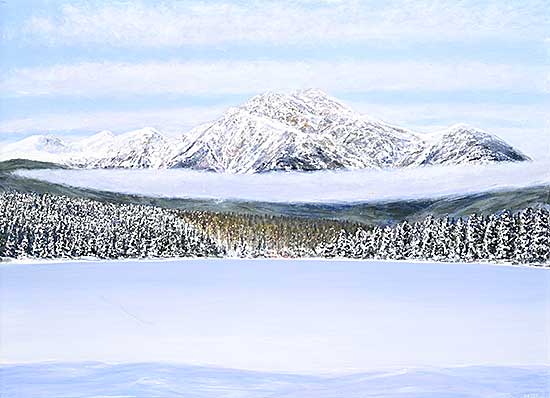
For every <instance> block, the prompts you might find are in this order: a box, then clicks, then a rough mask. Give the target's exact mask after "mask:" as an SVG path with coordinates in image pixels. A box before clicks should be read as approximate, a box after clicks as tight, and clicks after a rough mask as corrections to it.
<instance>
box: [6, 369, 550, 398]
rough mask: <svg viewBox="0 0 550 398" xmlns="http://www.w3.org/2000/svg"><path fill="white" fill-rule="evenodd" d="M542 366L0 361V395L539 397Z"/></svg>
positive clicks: (549, 390)
mask: <svg viewBox="0 0 550 398" xmlns="http://www.w3.org/2000/svg"><path fill="white" fill-rule="evenodd" d="M549 372H550V368H548V367H546V368H543V367H537V368H512V367H487V366H481V367H461V368H447V369H403V370H399V371H395V372H369V373H360V374H354V375H350V376H343V377H320V376H306V375H292V374H281V373H267V372H250V371H243V370H233V369H223V368H214V367H195V366H185V365H174V364H165V363H140V364H118V365H108V364H103V363H80V364H74V363H69V364H66V363H42V364H32V365H14V366H5V367H0V375H2V378H1V380H2V383H1V385H0V393H2V396H3V397H5V398H14V397H25V398H59V397H119V398H122V397H141V398H151V397H163V398H169V397H196V398H219V397H232V398H247V397H249V398H265V397H281V396H284V397H288V398H328V397H331V398H334V397H346V398H359V397H361V398H364V397H387V398H390V397H400V398H413V397H416V398H426V397H438V398H441V397H447V398H474V397H475V398H478V397H480V396H483V397H484V398H502V397H547V396H548V394H550V386H549V381H548V380H549V377H550V374H549Z"/></svg>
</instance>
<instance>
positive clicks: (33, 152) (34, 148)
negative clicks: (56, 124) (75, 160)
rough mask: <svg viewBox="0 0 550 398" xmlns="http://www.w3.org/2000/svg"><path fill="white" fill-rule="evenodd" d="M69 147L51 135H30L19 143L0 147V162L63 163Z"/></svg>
mask: <svg viewBox="0 0 550 398" xmlns="http://www.w3.org/2000/svg"><path fill="white" fill-rule="evenodd" d="M71 150H72V149H71V147H70V146H69V145H68V144H67V143H65V142H64V141H62V140H61V139H60V138H58V137H55V136H52V135H32V136H30V137H27V138H25V139H23V140H21V141H17V142H14V143H12V144H6V145H3V147H0V160H8V159H18V158H21V159H30V160H38V161H52V162H63V161H64V159H65V158H66V154H67V153H69V152H71Z"/></svg>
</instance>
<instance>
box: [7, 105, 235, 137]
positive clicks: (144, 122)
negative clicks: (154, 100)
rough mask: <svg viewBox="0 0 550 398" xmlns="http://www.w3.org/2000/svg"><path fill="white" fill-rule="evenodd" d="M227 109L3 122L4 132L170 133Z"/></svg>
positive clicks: (112, 113)
mask: <svg viewBox="0 0 550 398" xmlns="http://www.w3.org/2000/svg"><path fill="white" fill-rule="evenodd" d="M224 110H225V107H223V106H212V107H199V106H193V107H187V108H177V109H162V110H145V111H132V112H116V111H110V112H76V113H53V114H45V115H37V116H32V117H28V118H19V119H11V120H4V121H2V122H0V134H2V133H21V134H23V133H48V132H64V131H87V132H92V131H100V130H111V131H114V132H124V131H128V130H132V129H137V128H142V127H145V126H151V127H155V128H158V129H160V130H162V131H164V132H167V133H180V134H181V133H182V132H185V131H188V130H190V129H191V128H193V127H196V126H197V125H200V124H202V123H205V122H208V121H210V120H214V119H216V118H217V117H219V116H220V115H221V114H222V113H223V112H224Z"/></svg>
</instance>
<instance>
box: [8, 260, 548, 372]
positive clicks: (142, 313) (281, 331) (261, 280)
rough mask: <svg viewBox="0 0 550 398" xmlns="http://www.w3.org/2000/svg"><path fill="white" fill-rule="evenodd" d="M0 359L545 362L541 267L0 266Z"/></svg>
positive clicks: (287, 366) (280, 263) (326, 364)
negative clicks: (0, 339)
mask: <svg viewBox="0 0 550 398" xmlns="http://www.w3.org/2000/svg"><path fill="white" fill-rule="evenodd" d="M0 278H1V281H2V282H1V283H2V286H1V303H2V307H1V314H0V334H1V336H2V345H1V351H2V352H1V355H0V357H1V359H2V361H4V362H29V361H30V362H36V361H46V360H55V361H69V362H72V361H115V362H118V361H123V362H127V361H129V362H143V361H172V362H178V363H186V364H210V365H216V366H222V367H230V368H239V369H254V370H264V371H289V372H308V373H311V372H327V371H329V372H332V371H336V372H355V371H360V370H366V369H381V368H387V367H402V366H448V365H450V366H453V365H467V364H500V365H509V364H521V365H537V364H541V363H547V362H548V353H549V349H550V347H549V346H548V335H549V334H550V330H549V324H548V318H547V315H548V313H549V311H550V272H548V270H547V269H541V268H536V267H504V266H488V265H480V264H435V263H431V264H430V263H414V264H411V263H407V262H380V261H336V260H334V261H323V260H303V261H302V260H265V259H258V260H228V259H220V260H214V259H212V260H204V259H203V260H173V261H104V262H94V261H89V262H67V263H45V264H40V263H38V264H37V263H34V264H23V263H13V264H9V263H8V264H6V265H1V266H0Z"/></svg>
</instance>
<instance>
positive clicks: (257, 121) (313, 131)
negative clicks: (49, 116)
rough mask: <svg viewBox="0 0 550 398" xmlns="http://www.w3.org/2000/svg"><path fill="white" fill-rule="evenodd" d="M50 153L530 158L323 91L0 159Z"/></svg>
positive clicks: (27, 145)
mask: <svg viewBox="0 0 550 398" xmlns="http://www.w3.org/2000/svg"><path fill="white" fill-rule="evenodd" d="M17 157H19V158H27V159H36V160H51V161H56V162H60V163H65V164H68V165H71V166H75V167H92V168H192V169H197V170H209V171H216V172H229V173H256V172H265V171H274V170H324V169H362V168H395V167H410V166H423V165H430V164H459V163H490V162H501V161H522V160H528V159H529V158H528V157H527V156H525V155H523V154H522V153H521V152H519V151H518V150H516V149H514V148H513V147H511V146H510V145H508V144H506V143H505V142H504V141H502V140H501V139H499V138H498V137H495V136H494V135H491V134H489V133H486V132H483V131H481V130H478V129H475V128H472V127H468V126H465V125H457V126H453V127H451V128H449V129H448V130H445V131H442V132H440V133H437V134H429V135H428V134H421V133H416V132H413V131H410V130H407V129H403V128H399V127H395V126H392V125H390V124H387V123H384V122H380V121H376V120H372V119H370V118H368V117H366V116H364V115H361V114H359V113H356V112H354V111H353V110H351V109H350V108H348V107H346V106H345V105H343V104H342V103H340V102H339V101H337V100H336V99H334V98H332V97H330V96H328V95H326V94H325V93H323V92H321V91H319V90H314V89H309V90H301V91H296V92H294V93H292V94H279V93H265V94H261V95H257V96H255V97H253V98H251V99H250V100H249V101H247V102H246V103H244V104H243V105H241V106H239V107H236V108H230V109H228V110H227V111H226V112H225V113H224V114H223V115H222V116H221V117H220V118H219V119H217V120H215V121H213V122H211V123H208V124H205V125H202V126H200V127H197V128H196V129H194V130H192V131H190V132H189V133H187V134H184V135H182V136H181V137H179V138H168V137H166V136H164V135H163V134H162V133H160V132H159V131H157V130H155V129H153V128H144V129H141V130H137V131H132V132H129V133H126V134H122V135H118V136H115V135H113V134H112V133H110V132H107V131H103V132H100V133H98V134H96V135H94V136H92V137H89V138H86V139H84V140H81V141H79V142H76V143H72V144H67V143H64V142H63V141H61V140H60V139H59V138H56V137H52V136H34V137H29V138H27V139H25V140H23V141H20V142H17V143H14V144H10V145H8V146H6V147H5V148H2V149H0V159H10V158H11V159H12V158H17Z"/></svg>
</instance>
